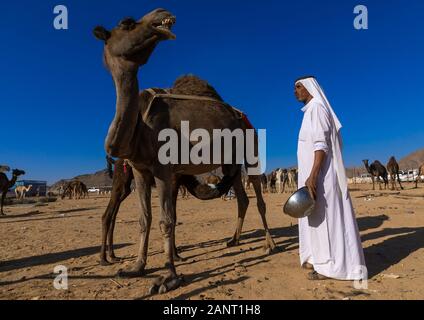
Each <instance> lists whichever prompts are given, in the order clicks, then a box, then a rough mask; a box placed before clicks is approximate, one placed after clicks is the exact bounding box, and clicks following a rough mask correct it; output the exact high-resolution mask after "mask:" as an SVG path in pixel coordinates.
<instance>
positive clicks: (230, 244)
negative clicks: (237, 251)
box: [227, 239, 239, 248]
mask: <svg viewBox="0 0 424 320" xmlns="http://www.w3.org/2000/svg"><path fill="white" fill-rule="evenodd" d="M238 245H239V241H238V240H235V239H231V240H230V241H227V247H228V248H231V247H237V246H238Z"/></svg>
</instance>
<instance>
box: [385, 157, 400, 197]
mask: <svg viewBox="0 0 424 320" xmlns="http://www.w3.org/2000/svg"><path fill="white" fill-rule="evenodd" d="M386 167H387V171H388V172H389V174H390V181H391V183H392V190H395V187H396V178H397V181H398V183H399V186H400V188H401V189H402V190H403V187H402V184H401V183H400V178H399V164H398V163H397V161H396V159H395V157H390V159H389V162H388V163H387V166H386ZM396 189H397V188H396Z"/></svg>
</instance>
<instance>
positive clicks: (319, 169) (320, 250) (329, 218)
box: [295, 77, 367, 280]
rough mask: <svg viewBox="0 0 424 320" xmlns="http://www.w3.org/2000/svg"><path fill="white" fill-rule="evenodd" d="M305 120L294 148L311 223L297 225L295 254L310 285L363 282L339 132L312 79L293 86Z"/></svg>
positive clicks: (302, 221) (362, 261)
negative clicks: (306, 191) (310, 206)
mask: <svg viewBox="0 0 424 320" xmlns="http://www.w3.org/2000/svg"><path fill="white" fill-rule="evenodd" d="M295 95H296V98H297V99H298V100H299V101H301V102H303V103H304V104H305V106H304V107H303V108H302V111H303V112H304V117H303V121H302V126H301V129H300V133H299V142H298V153H297V157H298V166H299V177H298V179H299V180H298V187H299V188H301V187H303V186H307V187H308V188H309V191H310V192H311V194H312V195H313V196H314V198H315V200H316V206H315V209H314V211H313V213H312V214H311V215H310V216H309V217H305V218H302V219H299V253H300V262H301V265H302V267H303V268H306V269H312V270H313V271H311V272H310V273H309V274H308V279H310V280H322V279H326V278H333V279H339V280H361V279H366V278H367V271H366V267H365V259H364V253H363V249H362V244H361V239H360V237H359V231H358V225H357V223H356V218H355V213H354V211H353V206H352V202H351V199H350V195H349V191H348V189H347V179H346V173H345V168H344V164H343V159H342V154H341V136H340V128H341V127H342V126H341V124H340V122H339V120H338V118H337V116H336V114H335V113H334V111H333V109H332V108H331V105H330V103H329V102H328V100H327V98H326V96H325V94H324V92H323V91H322V89H321V87H320V86H319V84H318V82H317V80H316V79H315V78H314V77H305V78H301V79H298V80H297V81H296V82H295Z"/></svg>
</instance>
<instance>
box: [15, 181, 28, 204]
mask: <svg viewBox="0 0 424 320" xmlns="http://www.w3.org/2000/svg"><path fill="white" fill-rule="evenodd" d="M31 188H32V184H30V185H29V186H28V187H25V186H17V187H16V188H15V195H16V199H19V200H22V199H24V198H25V194H26V193H27V192H28V191H29V190H31Z"/></svg>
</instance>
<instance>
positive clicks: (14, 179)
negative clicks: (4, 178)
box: [9, 175, 18, 188]
mask: <svg viewBox="0 0 424 320" xmlns="http://www.w3.org/2000/svg"><path fill="white" fill-rule="evenodd" d="M16 180H18V176H16V175H13V176H12V179H11V180H10V181H9V188H10V187H13V186H14V185H15V183H16Z"/></svg>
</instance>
